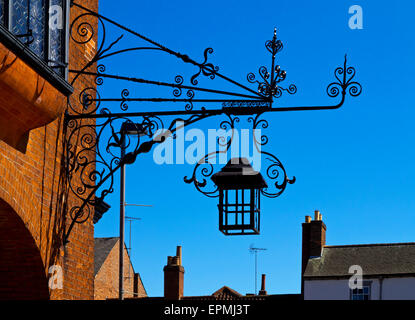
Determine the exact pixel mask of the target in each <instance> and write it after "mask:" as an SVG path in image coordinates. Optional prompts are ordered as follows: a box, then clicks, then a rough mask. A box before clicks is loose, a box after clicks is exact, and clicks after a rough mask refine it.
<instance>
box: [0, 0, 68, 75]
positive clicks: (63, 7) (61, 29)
mask: <svg viewBox="0 0 415 320" xmlns="http://www.w3.org/2000/svg"><path fill="white" fill-rule="evenodd" d="M67 8H68V3H67V0H0V23H1V24H2V25H3V26H4V27H5V28H6V29H8V30H9V31H10V32H11V33H12V34H13V35H14V36H15V37H16V38H17V39H18V40H19V41H20V42H22V43H24V44H25V45H27V46H28V47H29V49H30V50H31V51H32V52H33V53H34V54H35V55H36V56H37V57H38V58H40V59H41V60H43V61H44V62H46V63H47V65H48V66H49V67H51V68H52V69H53V70H54V71H55V72H56V73H57V74H59V75H60V76H61V77H64V78H66V66H67V63H66V61H67V58H66V56H67V54H66V51H67V31H68V30H67V29H68V27H67V22H68V21H67V20H68V18H67V15H66V12H67Z"/></svg>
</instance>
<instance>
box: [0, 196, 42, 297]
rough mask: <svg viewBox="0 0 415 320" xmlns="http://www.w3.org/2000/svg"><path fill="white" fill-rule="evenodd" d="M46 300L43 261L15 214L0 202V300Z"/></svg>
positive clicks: (0, 200)
mask: <svg viewBox="0 0 415 320" xmlns="http://www.w3.org/2000/svg"><path fill="white" fill-rule="evenodd" d="M5 299H6V300H35V299H36V300H39V299H49V289H48V280H47V278H46V274H45V269H44V266H43V263H42V258H41V256H40V252H39V249H38V247H37V246H36V243H35V241H34V239H33V237H32V235H31V234H30V232H29V230H28V229H27V228H26V226H25V225H24V223H23V221H22V220H21V219H20V217H19V216H18V214H17V213H16V212H15V211H14V210H13V209H12V208H11V207H10V206H9V205H8V204H7V203H6V202H5V201H3V200H2V199H0V300H5Z"/></svg>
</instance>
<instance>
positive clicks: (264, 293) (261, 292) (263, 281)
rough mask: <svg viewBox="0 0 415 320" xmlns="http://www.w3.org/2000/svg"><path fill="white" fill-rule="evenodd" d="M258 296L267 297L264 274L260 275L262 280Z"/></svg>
mask: <svg viewBox="0 0 415 320" xmlns="http://www.w3.org/2000/svg"><path fill="white" fill-rule="evenodd" d="M259 295H260V296H265V295H267V291H266V290H265V274H262V279H261V290H260V291H259Z"/></svg>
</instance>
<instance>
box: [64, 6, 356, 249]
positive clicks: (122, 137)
mask: <svg viewBox="0 0 415 320" xmlns="http://www.w3.org/2000/svg"><path fill="white" fill-rule="evenodd" d="M71 5H72V6H76V7H78V8H79V9H81V10H82V13H81V14H80V15H79V16H78V17H76V18H74V19H73V20H72V23H71V26H70V39H71V40H72V41H73V42H74V43H75V44H78V45H85V44H87V43H88V42H90V41H93V39H94V37H95V35H96V32H95V31H94V30H95V29H94V28H93V26H92V24H91V23H89V22H88V20H85V21H84V20H83V19H86V18H90V17H92V18H96V19H98V23H99V24H100V25H101V28H102V39H101V41H100V43H99V46H98V49H97V51H96V53H95V55H94V56H93V57H92V59H91V60H90V61H89V62H88V63H86V65H85V66H84V67H82V68H81V69H80V70H73V69H72V70H69V72H71V73H72V74H73V75H74V77H73V79H72V83H71V84H74V83H75V82H77V81H78V79H79V78H80V77H82V76H92V78H93V79H94V81H95V85H96V87H99V86H100V85H102V84H103V82H104V79H115V80H119V81H125V82H127V83H133V84H145V85H154V86H162V87H170V88H172V89H173V90H172V94H173V97H155V98H154V97H151V98H143V97H138V98H131V97H130V96H129V90H128V89H123V90H122V91H121V95H120V97H117V98H103V97H101V94H100V93H99V91H98V90H97V88H96V87H95V86H88V87H85V88H82V89H81V90H80V94H79V96H78V97H76V99H74V98H73V97H72V98H69V99H68V107H67V111H66V114H65V130H66V132H65V141H64V151H65V168H66V177H67V184H68V190H69V191H70V193H71V194H72V196H73V197H74V198H75V199H77V203H78V204H77V205H74V206H72V207H71V208H69V209H68V211H69V212H68V213H69V217H70V219H71V220H70V225H69V227H68V229H67V230H66V233H65V236H64V243H67V242H68V237H69V234H70V232H71V230H72V229H73V226H74V225H75V224H76V223H83V222H85V221H86V220H88V218H89V217H90V215H91V212H92V211H93V210H92V208H93V207H94V206H97V205H99V204H101V203H102V202H103V200H104V198H105V197H106V196H107V195H108V194H110V193H112V192H114V174H115V172H117V170H118V169H119V168H120V167H121V166H122V165H123V164H131V163H133V162H134V161H135V160H136V158H137V156H138V155H140V154H144V153H147V152H150V151H151V149H152V147H153V146H154V145H156V144H159V143H162V142H164V141H165V139H166V138H167V137H168V136H169V135H172V136H173V138H174V137H175V132H176V131H177V130H178V129H179V128H177V127H176V126H177V121H178V120H180V123H182V126H188V125H191V124H194V123H196V122H198V121H201V120H204V119H206V118H209V117H213V116H219V115H225V116H226V117H227V119H226V120H224V121H222V122H221V123H220V128H230V129H232V131H233V130H234V128H235V123H237V122H239V120H240V117H242V116H246V117H247V119H248V120H247V121H248V122H249V123H251V126H252V129H256V128H263V129H265V128H267V127H268V122H267V120H265V119H261V118H260V116H261V115H263V114H265V113H269V112H285V111H308V110H330V109H337V108H340V107H341V106H342V105H343V104H344V102H345V97H346V95H347V94H348V93H349V94H350V95H351V96H358V95H359V94H360V93H361V91H362V87H361V85H360V84H359V83H358V82H356V81H354V77H355V69H354V68H353V67H350V66H347V59H346V57H345V59H344V64H343V66H342V67H338V68H337V69H336V70H335V73H334V75H335V81H334V82H332V83H330V84H329V85H328V86H327V89H326V91H327V94H328V95H329V97H332V98H334V97H338V96H339V95H340V96H341V99H340V101H339V102H338V103H337V104H335V105H327V106H296V107H295V106H294V107H293V106H289V107H284V106H277V107H273V102H274V99H277V98H279V97H281V95H282V94H283V93H284V92H286V93H288V94H295V93H296V92H297V88H296V86H295V85H293V84H291V85H289V86H288V87H287V88H284V87H282V86H281V82H282V81H284V80H285V78H286V72H285V71H284V70H282V69H281V67H280V66H278V65H276V64H275V57H276V54H277V53H278V52H280V51H281V50H282V48H283V45H282V42H281V41H280V40H278V39H277V36H276V31H275V30H274V36H273V38H272V40H269V41H267V42H266V43H265V47H266V49H267V50H268V51H269V52H270V53H271V57H272V58H271V69H270V70H269V71H268V69H267V68H266V67H265V66H262V67H260V68H259V72H258V74H259V78H258V79H257V77H256V75H255V74H254V73H248V75H247V81H248V83H249V84H251V85H252V84H253V85H254V86H255V87H256V88H255V89H252V88H250V87H248V86H246V85H244V84H241V83H239V82H237V81H235V80H233V79H231V78H230V77H227V76H225V75H223V74H221V73H220V72H219V67H218V66H216V65H214V64H213V63H211V62H209V61H208V58H209V55H210V54H211V53H212V52H213V50H212V49H211V48H207V49H205V50H204V53H203V56H204V60H203V61H202V62H196V60H193V59H191V58H190V57H189V56H187V55H184V54H181V53H179V52H176V51H173V50H171V49H169V48H167V47H165V46H162V45H161V44H159V43H157V42H155V41H153V40H151V39H149V38H147V37H145V36H143V35H141V34H139V33H137V32H135V31H133V30H131V29H128V28H127V27H124V26H122V25H120V24H118V23H117V22H115V21H113V20H111V19H108V18H106V17H104V16H102V15H100V14H98V13H96V12H93V11H92V10H90V9H88V8H85V7H83V6H82V5H80V4H78V3H76V2H74V1H72V2H71ZM105 23H108V24H111V25H112V26H115V27H117V28H118V29H120V30H122V32H125V33H128V34H130V35H133V36H135V37H137V38H140V39H141V40H144V41H145V42H146V43H148V46H138V47H128V48H124V49H119V50H116V51H114V49H113V48H114V47H115V46H116V45H118V44H119V43H120V41H121V39H122V38H123V34H122V35H120V36H119V37H118V38H117V39H116V40H115V41H113V42H111V43H110V44H109V45H106V34H107V33H106V27H105V26H106V25H105ZM143 50H159V51H162V52H165V53H167V54H169V55H173V56H175V57H177V58H178V59H180V60H181V61H183V62H184V63H187V64H192V65H194V66H195V67H196V68H197V71H196V73H194V74H193V75H192V76H191V77H190V85H185V84H184V78H183V77H182V76H181V75H176V76H175V77H174V81H173V82H170V83H169V82H161V81H154V80H148V79H143V78H138V77H131V76H120V75H115V74H109V73H106V72H105V70H106V68H105V66H104V65H102V64H98V63H99V62H100V61H101V60H103V59H106V58H109V57H112V56H116V55H120V54H125V53H127V52H138V51H143ZM93 66H97V67H96V68H97V69H96V71H91V68H92V67H93ZM200 76H205V77H208V78H210V79H215V78H221V79H222V80H225V81H226V82H227V83H229V84H232V85H235V86H236V87H237V88H239V89H240V90H243V92H242V93H241V92H231V91H224V90H217V89H209V88H201V87H198V86H197V85H198V78H199V77H200ZM184 92H185V96H186V97H185V98H183V97H182V95H183V93H184ZM196 92H204V93H205V94H206V93H209V94H214V95H215V97H214V98H212V99H211V98H209V99H206V98H204V99H196V98H195V93H196ZM223 97H226V98H223ZM111 102H116V103H119V107H120V109H121V110H120V111H119V112H114V110H111V111H110V109H109V108H106V107H103V108H101V104H103V103H111ZM132 102H137V103H139V102H184V103H185V107H184V108H183V109H182V110H166V109H163V110H153V109H150V110H146V111H139V112H135V111H130V110H129V105H128V104H129V103H132ZM210 103H216V104H217V103H221V104H222V106H221V107H220V108H216V109H212V108H207V107H206V105H207V104H210ZM196 104H203V107H201V108H200V109H196V108H195V105H196ZM171 118H173V119H172V120H169V121H170V122H169V124H168V126H165V125H164V122H163V120H164V121H166V120H165V119H171ZM123 123H129V124H130V125H132V126H135V127H136V129H137V130H136V131H137V132H139V134H138V136H137V139H136V140H135V141H134V140H133V139H132V138H131V137H130V136H129V135H128V134H126V133H125V132H123V131H122V130H121V127H122V124H123ZM253 138H254V145H255V147H256V148H257V150H258V151H259V152H260V153H261V154H262V155H263V156H264V157H265V159H267V160H269V161H270V162H271V164H270V165H269V166H268V167H267V169H266V173H267V177H268V179H269V180H271V181H272V182H273V183H272V184H271V185H272V186H273V187H275V189H274V190H267V189H263V190H261V192H262V194H263V195H265V196H267V197H272V198H275V197H278V196H279V195H280V194H281V193H282V192H283V191H284V190H285V188H286V186H287V184H292V183H294V182H295V177H294V178H292V179H290V178H288V176H287V174H286V171H285V169H284V167H283V165H282V163H281V162H280V161H279V160H278V158H277V157H275V156H274V155H272V154H271V153H269V152H266V151H262V150H261V149H262V148H261V147H263V146H265V145H266V144H267V142H268V137H267V136H265V135H263V136H261V137H256V136H255V135H254V137H253ZM232 141H233V138H232V137H231V138H230V140H227V141H225V142H224V145H223V146H224V150H222V151H218V152H227V151H228V149H229V148H230V146H231V144H232ZM222 142H223V141H222ZM121 154H125V155H124V156H123V157H121ZM216 156H217V153H210V154H206V155H205V156H204V157H203V158H202V159H200V160H199V162H198V163H197V164H196V165H195V167H194V170H193V173H192V176H191V177H185V178H184V180H185V182H187V183H193V184H194V186H195V188H196V189H197V190H198V191H200V192H202V193H203V194H204V195H206V196H208V197H216V196H217V190H211V191H206V190H205V188H206V187H207V180H206V179H207V178H208V177H209V176H211V175H212V174H213V167H212V164H211V163H210V162H209V161H210V160H211V159H212V157H216ZM206 166H207V167H206ZM199 174H201V178H200V177H199V176H198V175H199ZM99 190H100V191H99ZM98 192H99V194H98Z"/></svg>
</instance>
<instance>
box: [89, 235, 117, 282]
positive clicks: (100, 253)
mask: <svg viewBox="0 0 415 320" xmlns="http://www.w3.org/2000/svg"><path fill="white" fill-rule="evenodd" d="M119 239H120V238H119V237H110V238H95V239H94V240H95V244H94V255H95V257H94V276H96V275H97V273H98V271H99V269H101V266H102V265H103V264H104V262H105V260H106V259H107V257H108V255H109V253H110V252H111V250H112V248H114V246H115V244H116V243H117V242H118V240H119Z"/></svg>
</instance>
